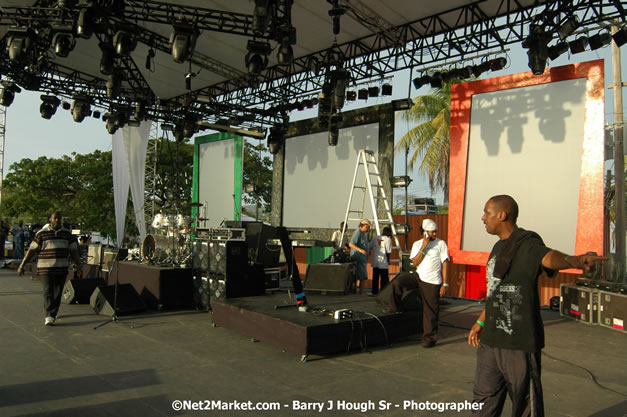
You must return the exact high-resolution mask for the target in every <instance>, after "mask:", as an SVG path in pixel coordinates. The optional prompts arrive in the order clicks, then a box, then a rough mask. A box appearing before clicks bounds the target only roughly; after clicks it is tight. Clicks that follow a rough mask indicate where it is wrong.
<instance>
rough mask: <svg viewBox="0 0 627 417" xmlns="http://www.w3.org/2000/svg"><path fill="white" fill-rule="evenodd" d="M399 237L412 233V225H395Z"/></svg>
mask: <svg viewBox="0 0 627 417" xmlns="http://www.w3.org/2000/svg"><path fill="white" fill-rule="evenodd" d="M394 228H395V229H396V234H397V235H408V234H409V233H410V232H411V225H409V224H395V225H394Z"/></svg>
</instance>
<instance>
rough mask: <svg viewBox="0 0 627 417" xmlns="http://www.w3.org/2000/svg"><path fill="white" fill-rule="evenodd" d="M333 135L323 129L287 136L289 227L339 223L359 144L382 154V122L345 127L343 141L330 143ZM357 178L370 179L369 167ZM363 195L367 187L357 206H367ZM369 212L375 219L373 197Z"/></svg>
mask: <svg viewBox="0 0 627 417" xmlns="http://www.w3.org/2000/svg"><path fill="white" fill-rule="evenodd" d="M328 136H329V135H328V133H327V132H322V133H315V134H311V135H306V136H298V137H293V138H289V139H287V140H286V141H285V179H284V193H285V196H286V198H285V199H284V202H283V210H284V211H283V224H284V225H285V226H286V227H303V226H306V227H338V226H339V224H340V221H342V220H344V216H345V215H346V206H347V204H348V198H349V195H350V191H351V186H352V183H353V175H354V173H355V164H356V161H357V156H358V154H359V150H360V149H368V150H371V151H374V153H375V156H376V158H377V162H378V160H379V155H378V151H379V124H378V123H372V124H367V125H362V126H353V127H349V128H346V129H340V134H339V140H338V143H337V146H329V143H328ZM357 182H358V184H361V185H365V183H366V182H365V176H364V169H363V167H361V169H360V170H359V176H358V181H357ZM363 198H364V193H363V191H362V190H356V192H355V194H354V199H353V204H352V208H353V209H357V207H359V210H361V205H362V202H363ZM364 217H366V218H370V219H372V210H371V209H370V204H369V200H368V199H366V204H365V212H364ZM355 224H356V223H355V222H353V223H352V224H349V227H354V226H355Z"/></svg>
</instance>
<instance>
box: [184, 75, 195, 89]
mask: <svg viewBox="0 0 627 417" xmlns="http://www.w3.org/2000/svg"><path fill="white" fill-rule="evenodd" d="M195 76H196V74H195V73H193V72H191V71H189V72H188V73H187V74H185V89H186V90H191V89H192V78H194V77H195Z"/></svg>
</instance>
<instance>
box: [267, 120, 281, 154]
mask: <svg viewBox="0 0 627 417" xmlns="http://www.w3.org/2000/svg"><path fill="white" fill-rule="evenodd" d="M284 140H285V139H284V133H283V126H280V125H275V126H272V127H271V128H270V133H269V134H268V150H269V151H270V153H271V154H272V155H276V154H277V153H279V151H280V150H281V146H282V145H283V141H284Z"/></svg>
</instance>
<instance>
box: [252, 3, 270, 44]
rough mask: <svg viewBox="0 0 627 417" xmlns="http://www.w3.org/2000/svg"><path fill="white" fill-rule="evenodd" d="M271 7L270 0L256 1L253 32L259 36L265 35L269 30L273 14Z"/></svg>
mask: <svg viewBox="0 0 627 417" xmlns="http://www.w3.org/2000/svg"><path fill="white" fill-rule="evenodd" d="M269 6H270V1H269V0H255V8H254V9H253V25H252V31H253V33H254V34H255V35H257V36H261V35H263V34H264V33H266V31H267V30H268V23H269V21H270V14H271V12H270V7H269Z"/></svg>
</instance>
